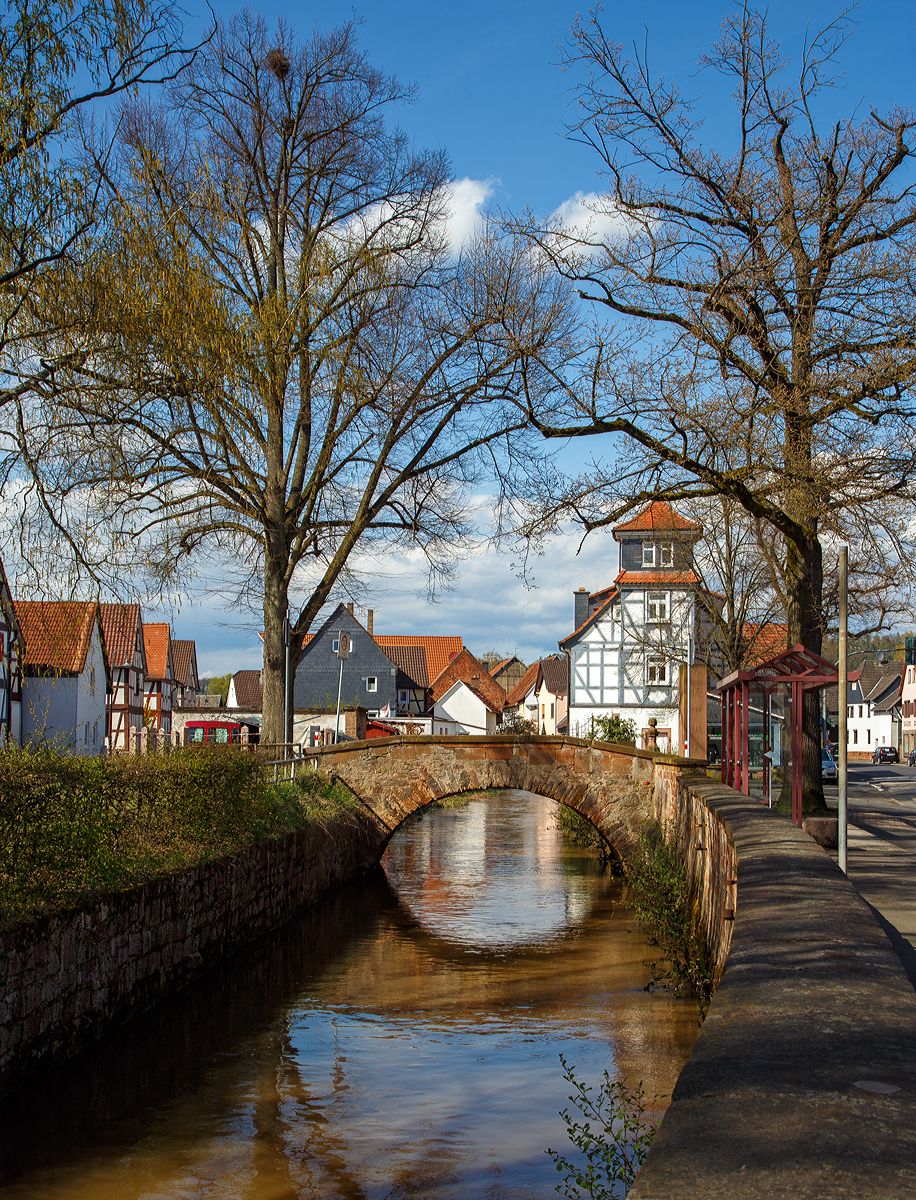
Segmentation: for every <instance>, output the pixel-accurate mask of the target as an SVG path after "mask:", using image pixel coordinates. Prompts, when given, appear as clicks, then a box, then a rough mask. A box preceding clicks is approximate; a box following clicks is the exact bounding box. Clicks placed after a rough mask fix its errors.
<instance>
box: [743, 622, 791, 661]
mask: <svg viewBox="0 0 916 1200" xmlns="http://www.w3.org/2000/svg"><path fill="white" fill-rule="evenodd" d="M741 637H742V639H743V640H744V644H745V646H746V648H747V663H746V666H747V667H748V668H752V667H756V666H759V665H760V663H762V662H766V661H767V659H769V658H773V657H774V655H776V654H781V653H782V651H783V650H788V648H789V626H788V625H787V624H786V623H785V621H765V622H763V623H762V624H756V623H755V622H753V621H745V622H744V624H743V625H742V626H741Z"/></svg>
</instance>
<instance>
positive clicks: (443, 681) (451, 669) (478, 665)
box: [432, 650, 507, 713]
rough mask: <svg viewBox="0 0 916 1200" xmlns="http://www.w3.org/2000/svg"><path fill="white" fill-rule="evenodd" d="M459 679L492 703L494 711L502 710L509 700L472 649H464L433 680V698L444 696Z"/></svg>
mask: <svg viewBox="0 0 916 1200" xmlns="http://www.w3.org/2000/svg"><path fill="white" fill-rule="evenodd" d="M459 680H460V681H461V682H462V683H466V684H467V685H468V687H470V688H472V689H473V690H474V691H475V692H477V693H478V694H479V695H480V697H481V699H483V700H486V701H487V702H488V703H489V704H492V705H493V711H494V712H498V713H501V712H502V710H503V708H504V707H505V705H506V702H507V701H506V693H505V692H504V691H503V689H502V688H501V687H500V685H499V684H498V683H497V682H496V680H495V679H494V678H493V676H492V675H491V674H490V673H489V671H488V670H487V668H486V667H485V666H484V665H483V663H482V662H479V661H478V660H477V659H476V658H475V657H474V655H473V654H472V653H471V652H470V650H462V651H461V653H460V654H459V655H458V657H457V658H456V659H455V660H454V661H453V662H451V663H449V664H448V665H447V666H446V668H445V670H444V671H441V672H440V674H439V675H438V676H437V677H436V679H435V680H434V681H433V688H432V693H433V700H438V699H440V697H442V696H444V695H445V693H446V692H447V691H448V689H449V688H450V687H451V686H452V684H454V683H457V682H458V681H459Z"/></svg>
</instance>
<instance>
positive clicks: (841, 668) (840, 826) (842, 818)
mask: <svg viewBox="0 0 916 1200" xmlns="http://www.w3.org/2000/svg"><path fill="white" fill-rule="evenodd" d="M848 573H849V547H848V546H840V646H839V651H840V653H839V661H838V662H837V674H838V683H837V693H838V695H837V700H838V702H839V703H838V704H837V709H838V716H839V718H840V726H839V729H838V730H837V735H838V739H839V740H838V744H837V863H838V865H839V868H840V870H841V871H842V872H843V873H844V874H845V873H846V829H847V818H848V807H847V798H846V782H847V775H846V738H847V732H846V717H847V714H848V711H849V707H848V704H847V699H848V697H847V680H848V677H849V672H848V661H847V646H846V634H847V613H846V583H847V578H848Z"/></svg>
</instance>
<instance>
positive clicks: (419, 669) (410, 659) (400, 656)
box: [381, 646, 429, 689]
mask: <svg viewBox="0 0 916 1200" xmlns="http://www.w3.org/2000/svg"><path fill="white" fill-rule="evenodd" d="M381 650H382V652H383V653H384V654H385V656H386V657H387V658H390V659H391V661H392V662H393V663H394V665H395V666H396V667H397V669H398V670H399V671H401V672H402V674H404V675H406V676H407V677H408V679H410V680H412V681H413V682H414V683H415V684H416V685H417V687H418V688H424V689H425V688H428V687H429V670H428V668H427V666H426V647H425V646H383V647H381Z"/></svg>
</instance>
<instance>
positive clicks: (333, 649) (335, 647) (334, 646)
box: [331, 638, 340, 654]
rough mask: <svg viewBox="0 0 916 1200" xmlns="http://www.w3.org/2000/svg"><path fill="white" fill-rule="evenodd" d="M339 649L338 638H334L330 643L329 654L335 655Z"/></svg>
mask: <svg viewBox="0 0 916 1200" xmlns="http://www.w3.org/2000/svg"><path fill="white" fill-rule="evenodd" d="M339 649H340V638H334V640H333V641H332V642H331V653H332V654H336V653H337V652H338V650H339Z"/></svg>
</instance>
